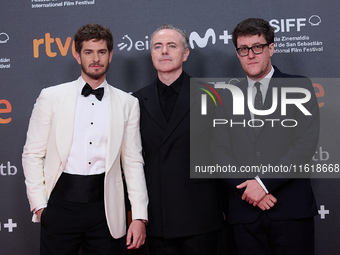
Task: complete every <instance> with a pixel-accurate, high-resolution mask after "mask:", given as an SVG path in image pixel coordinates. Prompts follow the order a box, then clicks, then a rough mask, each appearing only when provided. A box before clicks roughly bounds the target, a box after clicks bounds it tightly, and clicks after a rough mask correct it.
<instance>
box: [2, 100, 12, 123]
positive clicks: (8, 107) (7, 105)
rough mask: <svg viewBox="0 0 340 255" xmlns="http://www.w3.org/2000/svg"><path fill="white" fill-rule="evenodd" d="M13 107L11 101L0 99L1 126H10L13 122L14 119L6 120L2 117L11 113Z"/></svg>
mask: <svg viewBox="0 0 340 255" xmlns="http://www.w3.org/2000/svg"><path fill="white" fill-rule="evenodd" d="M11 112H12V105H11V103H10V102H9V101H7V100H5V99H0V124H8V123H10V122H11V121H12V118H10V117H9V118H4V117H2V114H3V113H11Z"/></svg>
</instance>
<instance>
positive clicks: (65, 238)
mask: <svg viewBox="0 0 340 255" xmlns="http://www.w3.org/2000/svg"><path fill="white" fill-rule="evenodd" d="M103 187H104V175H103V174H102V175H95V176H79V175H70V174H65V173H63V174H62V175H61V177H60V179H59V180H58V182H57V184H56V187H55V188H54V190H53V191H52V194H51V197H50V199H49V201H48V205H47V208H45V209H44V211H43V213H42V216H41V237H40V239H41V242H40V254H41V255H73V254H74V255H78V253H79V250H80V247H82V249H83V251H84V252H85V254H89V255H90V254H91V255H92V254H98V255H118V254H119V239H113V238H112V236H111V234H110V231H109V229H108V226H107V222H106V217H105V208H104V200H103V198H104V193H103V190H104V189H103Z"/></svg>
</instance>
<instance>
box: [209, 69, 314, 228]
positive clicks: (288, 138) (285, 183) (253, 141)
mask: <svg viewBox="0 0 340 255" xmlns="http://www.w3.org/2000/svg"><path fill="white" fill-rule="evenodd" d="M274 68H275V72H274V74H273V77H272V79H271V81H270V83H269V88H268V91H267V95H266V98H265V102H264V107H263V109H269V108H270V106H271V105H272V88H273V87H277V88H278V92H279V93H278V106H277V109H276V110H275V111H274V112H273V113H272V114H270V116H264V117H262V119H280V120H282V119H294V120H296V121H297V122H298V125H297V126H296V127H289V128H288V127H282V125H281V124H280V122H275V127H271V125H272V123H271V122H266V121H265V124H264V125H263V127H262V128H261V131H260V133H259V134H258V136H256V135H255V133H254V130H253V128H252V127H249V126H248V125H246V127H242V126H240V125H238V126H237V127H235V126H234V127H230V125H217V126H216V128H214V129H213V141H212V155H213V162H214V163H215V164H219V165H228V164H230V165H233V166H236V167H237V169H240V166H252V165H257V166H259V165H261V164H262V165H268V164H270V165H272V166H279V165H281V164H282V165H284V166H289V165H290V164H292V165H297V166H298V165H301V164H308V163H309V161H310V160H311V158H312V156H313V155H314V153H315V149H316V146H317V143H318V137H319V107H318V103H317V100H316V97H315V92H314V89H313V86H312V84H311V82H310V80H309V79H307V78H303V77H301V76H292V75H288V74H284V73H281V72H280V71H279V70H278V69H277V68H276V67H274ZM273 78H274V79H273ZM278 78H281V79H278ZM288 78H301V79H294V80H291V79H288ZM297 80H298V81H297ZM237 86H238V87H239V88H240V89H241V90H242V91H243V94H244V95H245V98H247V97H246V95H247V87H248V83H247V80H246V79H245V80H244V81H241V82H240V83H239V84H238V85H237ZM282 87H302V88H306V89H308V90H309V91H310V92H311V99H310V100H309V102H307V103H305V104H304V106H305V107H306V109H308V111H309V112H310V113H311V114H312V115H311V116H305V115H304V114H303V113H302V112H301V111H300V110H299V109H298V108H297V107H296V106H295V105H288V106H287V114H286V116H281V93H280V91H281V88H282ZM298 96H299V94H298V93H295V94H290V97H292V98H297V97H298ZM300 97H301V94H300ZM221 99H222V103H223V106H220V107H216V111H215V118H217V119H228V120H230V119H232V120H233V121H234V122H242V121H243V119H246V121H248V120H249V119H251V117H250V113H249V110H248V106H247V100H245V108H244V109H245V115H233V112H232V110H233V106H232V102H233V101H232V96H231V93H230V91H229V90H228V89H225V90H223V91H222V92H221ZM291 124H292V123H290V125H291ZM254 176H256V174H245V175H244V176H242V178H237V179H232V178H228V179H224V180H223V181H224V183H225V184H226V185H227V186H228V187H229V189H230V190H231V192H229V221H230V222H231V223H251V222H254V221H256V219H257V218H258V217H259V215H260V213H261V210H260V209H259V208H257V207H254V206H252V205H249V204H248V203H247V202H246V201H243V200H242V199H241V197H240V195H241V194H242V192H240V190H237V189H236V185H238V184H240V183H242V182H244V181H245V180H247V179H253V178H254ZM259 177H260V178H261V175H260V174H259ZM261 180H262V182H263V183H264V185H265V186H266V188H267V189H268V191H269V192H270V193H272V194H273V195H274V196H275V197H276V198H277V200H278V201H277V204H276V205H275V206H274V207H273V208H271V209H270V210H268V211H265V212H264V213H267V215H268V216H269V217H270V218H271V219H273V220H291V219H300V218H306V217H312V216H314V215H316V214H317V209H316V202H315V199H314V195H313V192H312V188H311V185H310V180H309V179H297V178H275V179H269V178H261Z"/></svg>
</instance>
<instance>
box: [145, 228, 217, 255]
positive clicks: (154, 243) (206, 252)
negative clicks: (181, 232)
mask: <svg viewBox="0 0 340 255" xmlns="http://www.w3.org/2000/svg"><path fill="white" fill-rule="evenodd" d="M220 241H221V231H220V230H218V231H214V232H210V233H207V234H201V235H194V236H189V237H179V238H171V239H164V238H163V237H151V236H148V237H147V243H148V246H149V251H150V255H217V254H219V253H218V252H219V247H220Z"/></svg>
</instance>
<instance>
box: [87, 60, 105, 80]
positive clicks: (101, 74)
mask: <svg viewBox="0 0 340 255" xmlns="http://www.w3.org/2000/svg"><path fill="white" fill-rule="evenodd" d="M81 70H82V71H83V72H84V73H85V74H86V75H87V76H88V77H90V78H91V79H94V80H98V79H100V78H101V77H103V76H104V75H105V74H106V72H107V70H109V63H108V64H107V66H106V69H105V70H104V71H103V72H101V73H90V72H87V71H86V68H84V65H83V64H82V65H81Z"/></svg>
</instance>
